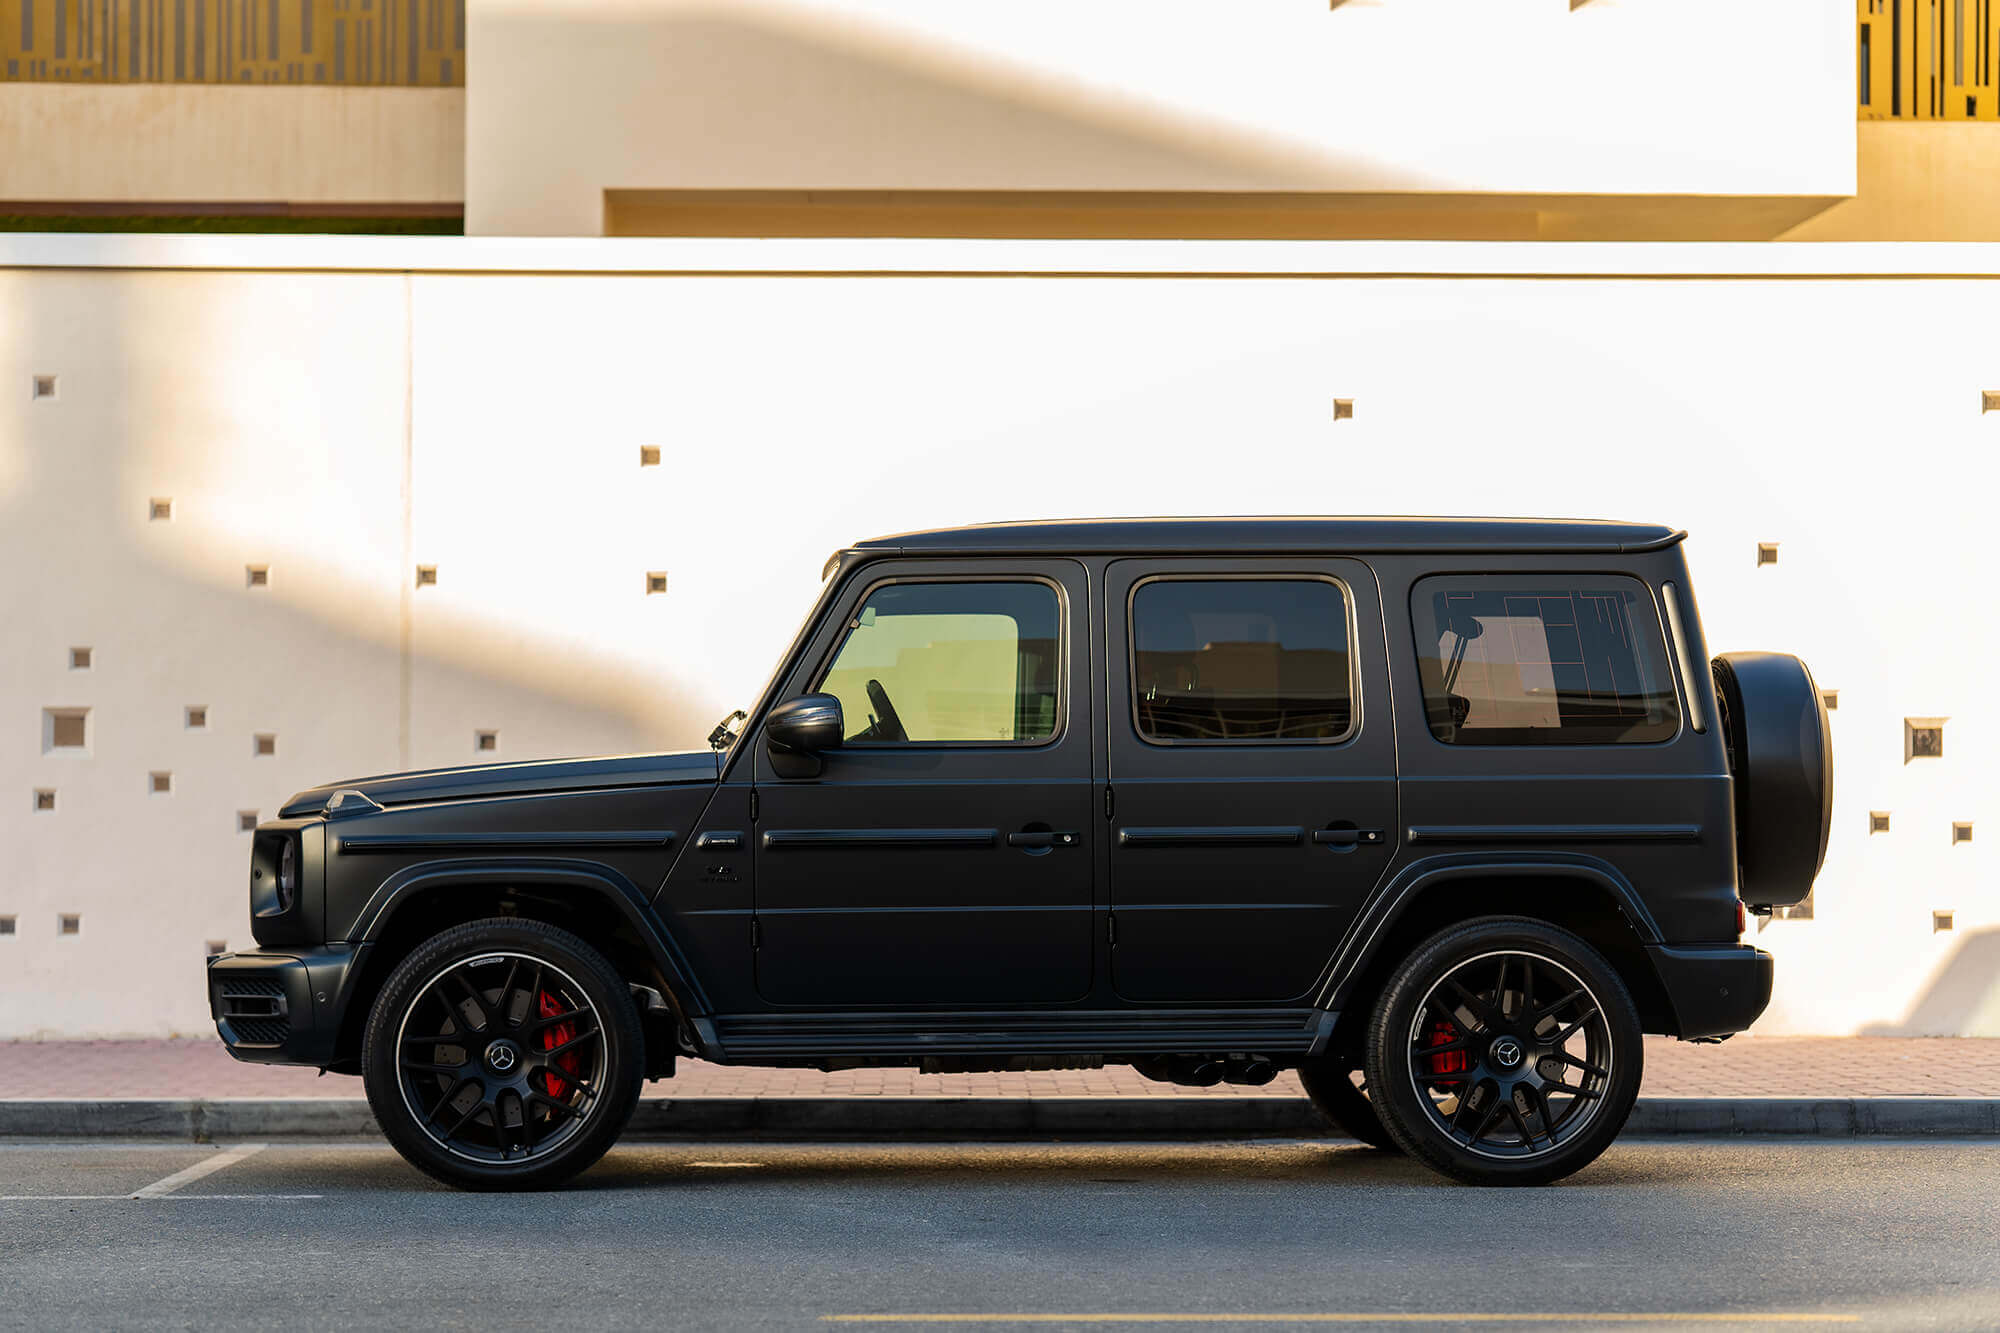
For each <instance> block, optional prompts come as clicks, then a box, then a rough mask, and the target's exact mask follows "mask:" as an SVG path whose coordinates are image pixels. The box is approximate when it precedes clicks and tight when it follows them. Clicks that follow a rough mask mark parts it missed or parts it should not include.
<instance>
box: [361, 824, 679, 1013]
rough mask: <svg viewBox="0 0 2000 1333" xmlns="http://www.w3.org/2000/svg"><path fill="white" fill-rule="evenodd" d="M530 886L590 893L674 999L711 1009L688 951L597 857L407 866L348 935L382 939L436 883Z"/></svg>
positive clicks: (634, 888) (632, 887) (636, 891)
mask: <svg viewBox="0 0 2000 1333" xmlns="http://www.w3.org/2000/svg"><path fill="white" fill-rule="evenodd" d="M530 884H533V885H545V886H556V887H562V888H567V889H570V890H573V891H577V892H582V893H588V894H591V895H593V896H594V897H596V898H597V899H599V900H600V901H603V902H607V903H609V904H610V905H611V906H612V907H613V908H614V909H616V910H617V912H618V913H619V915H620V916H621V917H623V918H624V920H625V921H626V922H627V923H628V924H630V925H631V927H632V929H633V930H634V932H636V933H637V935H638V936H639V938H640V940H642V941H643V942H644V943H645V946H646V950H647V952H648V953H649V954H650V955H651V956H652V960H653V963H654V965H655V966H657V967H658V968H659V969H660V972H661V974H662V975H664V976H665V977H666V979H667V983H668V984H669V985H670V986H671V987H672V988H673V991H674V998H675V999H677V1000H678V1001H679V1002H680V1004H681V1007H682V1009H683V1010H684V1012H685V1013H686V1014H687V1015H688V1016H690V1017H694V1016H706V1015H707V1014H709V1013H710V1012H712V1011H711V1009H710V1006H709V1002H708V996H707V994H706V993H705V992H704V991H703V990H702V988H701V983H700V982H699V981H697V980H696V979H695V974H694V971H693V969H692V968H690V967H689V966H688V963H687V957H686V955H685V954H683V953H682V952H681V948H680V946H679V945H678V944H677V943H675V941H674V938H673V936H672V935H671V934H670V933H669V932H668V931H667V928H666V926H665V924H664V923H662V922H661V920H660V918H659V917H658V916H657V915H656V914H655V913H654V912H653V909H652V908H651V907H650V906H649V905H648V904H647V900H646V894H645V893H644V892H643V891H642V890H641V889H640V888H639V886H638V885H636V884H634V883H633V882H632V881H631V880H630V879H627V878H626V877H625V876H624V875H622V874H620V873H619V872H618V871H617V870H614V869H612V868H611V867H610V866H607V865H605V864H603V863H602V862H598V861H581V860H571V859H567V858H555V857H549V858H541V857H537V858H522V859H508V860H491V859H486V860H475V861H464V860H446V861H423V862H419V863H418V864H416V865H412V866H405V867H404V868H403V869H401V870H399V871H397V872H396V873H395V874H393V875H391V876H389V877H388V878H387V879H385V880H383V881H382V883H381V884H380V885H378V886H377V887H376V889H375V892H374V893H372V894H370V895H369V897H368V901H367V903H366V904H364V905H363V906H362V908H361V912H360V914H359V915H358V916H356V917H355V920H354V925H353V928H352V929H351V930H350V931H349V933H348V938H349V939H350V940H352V941H353V942H354V943H355V944H357V945H368V944H373V943H374V942H375V941H376V940H379V939H380V938H381V937H382V934H383V932H384V931H385V930H387V928H388V925H389V922H390V921H391V920H393V919H394V917H395V915H396V913H397V911H398V910H400V909H401V908H402V907H405V906H407V905H408V904H409V902H410V901H411V900H412V899H413V898H415V897H416V895H417V894H419V893H420V892H423V891H425V890H427V889H431V888H436V887H438V886H440V885H443V886H446V887H450V886H454V885H465V886H474V885H477V886H496V885H530ZM350 975H351V974H350Z"/></svg>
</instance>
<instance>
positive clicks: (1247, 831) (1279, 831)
mask: <svg viewBox="0 0 2000 1333" xmlns="http://www.w3.org/2000/svg"><path fill="white" fill-rule="evenodd" d="M1305 836H1306V835H1305V830H1304V829H1300V828H1278V827H1257V826H1253V825H1248V824H1232V825H1218V826H1216V827H1213V828H1200V827H1187V828H1122V829H1119V830H1118V845H1119V846H1120V847H1296V846H1298V844H1299V843H1300V842H1301V841H1303V840H1304V838H1305Z"/></svg>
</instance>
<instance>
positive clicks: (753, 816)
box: [750, 787, 757, 824]
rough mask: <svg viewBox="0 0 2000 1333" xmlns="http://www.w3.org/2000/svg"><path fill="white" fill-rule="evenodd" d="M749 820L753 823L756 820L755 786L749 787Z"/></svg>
mask: <svg viewBox="0 0 2000 1333" xmlns="http://www.w3.org/2000/svg"><path fill="white" fill-rule="evenodd" d="M750 822H751V823H753V824H754V823H756V822H757V789H756V788H755V787H752V788H751V789H750Z"/></svg>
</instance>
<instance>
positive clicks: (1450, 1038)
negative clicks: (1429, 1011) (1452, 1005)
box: [1424, 1018, 1472, 1078]
mask: <svg viewBox="0 0 2000 1333" xmlns="http://www.w3.org/2000/svg"><path fill="white" fill-rule="evenodd" d="M1456 1040H1458V1028H1457V1026H1456V1025H1455V1024H1452V1023H1450V1022H1447V1021H1446V1020H1445V1019H1442V1018H1440V1019H1438V1020H1437V1021H1436V1022H1434V1023H1432V1024H1431V1030H1430V1032H1429V1034H1428V1035H1427V1036H1425V1038H1424V1045H1425V1046H1444V1045H1447V1044H1449V1043H1451V1042H1454V1041H1456ZM1468 1056H1469V1052H1467V1051H1466V1049H1465V1048H1464V1047H1463V1046H1461V1047H1459V1048H1458V1049H1457V1050H1455V1051H1446V1052H1445V1053H1444V1054H1443V1055H1432V1056H1426V1057H1425V1060H1426V1062H1427V1063H1428V1065H1429V1068H1430V1074H1431V1077H1432V1078H1442V1077H1444V1076H1445V1075H1448V1074H1463V1073H1464V1072H1465V1071H1466V1070H1468V1069H1470V1068H1472V1061H1471V1060H1470V1059H1469V1058H1468Z"/></svg>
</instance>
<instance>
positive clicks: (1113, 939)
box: [1104, 912, 1118, 945]
mask: <svg viewBox="0 0 2000 1333" xmlns="http://www.w3.org/2000/svg"><path fill="white" fill-rule="evenodd" d="M1104 938H1105V941H1106V942H1107V943H1109V944H1114V945H1115V944H1117V943H1118V917H1117V914H1116V913H1112V912H1106V913H1105V914H1104Z"/></svg>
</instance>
